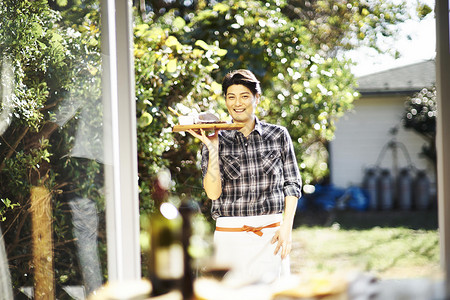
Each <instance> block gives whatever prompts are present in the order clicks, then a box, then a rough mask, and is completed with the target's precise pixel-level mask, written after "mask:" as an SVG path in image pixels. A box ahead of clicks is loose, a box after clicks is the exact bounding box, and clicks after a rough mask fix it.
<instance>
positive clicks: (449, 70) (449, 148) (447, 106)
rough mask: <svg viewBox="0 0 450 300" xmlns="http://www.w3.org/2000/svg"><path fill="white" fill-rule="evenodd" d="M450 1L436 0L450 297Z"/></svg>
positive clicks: (443, 228) (441, 200)
mask: <svg viewBox="0 0 450 300" xmlns="http://www.w3.org/2000/svg"><path fill="white" fill-rule="evenodd" d="M449 2H450V1H449V0H436V2H435V5H436V6H435V13H436V91H437V107H438V116H437V121H436V151H437V177H438V207H439V233H440V246H441V265H442V269H443V271H444V275H445V287H446V296H447V297H448V296H450V155H449V153H450V85H449V82H450V30H449V7H450V3H449Z"/></svg>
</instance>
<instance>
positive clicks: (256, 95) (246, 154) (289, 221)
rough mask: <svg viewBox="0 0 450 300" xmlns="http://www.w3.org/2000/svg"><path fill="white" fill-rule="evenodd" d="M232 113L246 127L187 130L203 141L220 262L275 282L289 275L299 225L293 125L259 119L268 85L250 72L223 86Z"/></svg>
mask: <svg viewBox="0 0 450 300" xmlns="http://www.w3.org/2000/svg"><path fill="white" fill-rule="evenodd" d="M222 90H223V93H224V96H225V99H226V106H227V108H228V112H229V114H230V115H231V117H232V118H233V122H236V123H244V124H245V125H244V127H242V128H241V129H240V130H238V131H237V130H227V131H225V130H224V131H215V133H214V134H213V135H211V136H207V135H206V134H205V131H204V130H200V132H198V131H194V130H188V132H189V133H190V134H192V135H193V136H195V137H197V138H198V139H200V140H201V141H202V142H203V144H204V146H203V151H202V171H203V187H204V189H205V192H206V194H207V196H208V197H209V198H210V199H211V200H212V207H211V213H212V217H213V218H214V219H215V220H216V230H215V233H214V246H215V251H216V253H215V254H216V255H215V258H216V263H217V264H218V265H224V266H229V267H231V269H232V270H233V271H236V272H235V273H238V274H240V275H242V277H243V278H246V279H247V280H259V281H264V282H269V281H273V280H275V279H276V278H278V277H280V276H282V275H288V274H289V253H290V251H291V238H292V226H293V221H294V215H295V210H296V207H297V201H298V198H299V197H300V196H301V185H302V181H301V177H300V173H299V170H298V165H297V160H296V157H295V154H294V148H293V144H292V140H291V137H290V135H289V133H288V131H287V130H286V128H284V127H281V126H278V125H273V124H268V123H265V122H263V121H260V120H259V119H258V118H257V117H256V116H255V110H256V107H257V105H258V103H259V100H260V97H261V86H260V83H259V81H258V79H257V78H256V77H255V75H254V74H253V73H252V72H251V71H249V70H236V71H233V72H231V73H229V74H227V75H226V76H225V77H224V79H223V83H222Z"/></svg>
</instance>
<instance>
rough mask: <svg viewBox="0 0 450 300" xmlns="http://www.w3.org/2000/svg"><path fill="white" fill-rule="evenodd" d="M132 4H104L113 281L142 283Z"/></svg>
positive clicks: (124, 0)
mask: <svg viewBox="0 0 450 300" xmlns="http://www.w3.org/2000/svg"><path fill="white" fill-rule="evenodd" d="M131 7H132V6H131V2H130V1H128V0H102V1H101V11H102V58H103V78H102V80H103V87H102V88H103V90H102V92H103V103H104V106H105V108H104V111H105V113H104V122H105V123H104V127H105V145H104V147H105V193H106V226H107V229H106V230H107V241H108V247H107V248H108V279H109V281H110V282H112V281H119V282H120V281H129V280H139V279H140V278H141V263H140V262H141V260H140V247H139V197H138V175H137V142H136V103H135V81H134V60H133V34H132V14H131Z"/></svg>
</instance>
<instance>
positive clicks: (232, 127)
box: [172, 123, 245, 132]
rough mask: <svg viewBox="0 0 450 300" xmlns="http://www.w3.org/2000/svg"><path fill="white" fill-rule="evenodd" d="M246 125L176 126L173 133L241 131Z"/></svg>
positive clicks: (206, 124)
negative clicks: (192, 130) (201, 130)
mask: <svg viewBox="0 0 450 300" xmlns="http://www.w3.org/2000/svg"><path fill="white" fill-rule="evenodd" d="M244 126H245V124H244V123H230V124H228V123H205V124H192V125H175V126H173V128H172V131H173V132H179V131H186V130H189V129H194V130H196V129H197V130H198V129H203V130H239V129H241V128H242V127H244Z"/></svg>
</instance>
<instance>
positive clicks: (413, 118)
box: [403, 87, 437, 166]
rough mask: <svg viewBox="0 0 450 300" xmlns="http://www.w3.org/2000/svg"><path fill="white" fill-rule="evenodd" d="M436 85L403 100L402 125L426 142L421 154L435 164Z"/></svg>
mask: <svg viewBox="0 0 450 300" xmlns="http://www.w3.org/2000/svg"><path fill="white" fill-rule="evenodd" d="M436 115H437V105H436V87H431V88H423V89H422V90H421V91H419V92H417V93H415V94H414V95H413V96H412V97H409V98H408V100H407V101H406V102H405V113H404V115H403V126H404V127H405V128H408V129H412V130H414V131H415V132H416V133H418V134H419V135H420V136H422V137H423V138H424V139H425V140H426V143H425V144H424V145H423V147H422V152H421V154H422V155H423V156H425V157H426V158H427V159H429V160H430V161H431V162H432V163H433V165H434V166H436V161H437V157H436Z"/></svg>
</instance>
